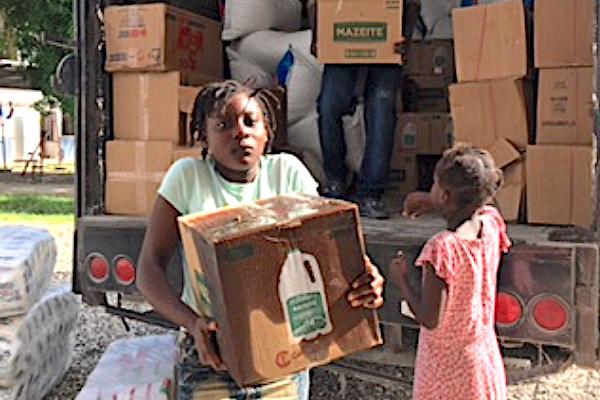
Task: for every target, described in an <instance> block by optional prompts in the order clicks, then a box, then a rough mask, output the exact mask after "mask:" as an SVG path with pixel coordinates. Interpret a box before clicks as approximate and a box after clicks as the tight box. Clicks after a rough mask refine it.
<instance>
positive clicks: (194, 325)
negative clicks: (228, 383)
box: [137, 195, 224, 370]
mask: <svg viewBox="0 0 600 400" xmlns="http://www.w3.org/2000/svg"><path fill="white" fill-rule="evenodd" d="M179 215H180V214H179V212H178V211H177V209H176V208H175V207H173V206H172V205H171V204H170V203H169V202H167V201H166V200H165V199H164V198H163V197H162V196H160V195H159V196H157V199H156V203H155V205H154V209H153V211H152V215H151V216H150V223H149V225H148V229H147V230H146V236H145V237H144V242H143V244H142V250H141V253H140V259H139V268H138V277H137V287H138V289H139V291H140V293H141V294H142V296H144V298H145V299H146V301H148V303H150V305H152V307H153V308H154V310H156V311H157V312H158V313H159V314H162V315H163V316H165V317H166V318H168V319H169V320H171V321H172V322H173V323H175V324H177V325H179V326H184V327H185V328H187V330H188V331H189V332H190V334H191V335H192V336H193V337H194V340H195V342H196V347H198V355H199V356H200V360H201V362H202V363H203V364H208V365H210V366H212V367H213V368H215V369H217V370H223V369H224V366H223V363H222V361H221V358H220V356H219V355H218V352H217V350H216V349H215V348H214V346H213V344H212V341H213V338H214V333H215V331H216V329H217V327H216V325H215V323H214V322H211V321H209V320H208V319H206V318H204V317H201V316H199V315H198V314H196V312H195V311H194V310H192V309H191V308H190V307H189V306H187V305H186V304H185V303H183V301H181V299H180V298H179V295H178V293H177V291H176V290H175V288H173V286H172V285H171V284H170V283H169V280H168V278H167V267H168V265H169V261H170V259H171V256H172V255H173V253H174V252H175V250H176V248H177V243H178V242H179V240H180V238H179V227H178V225H177V217H178V216H179Z"/></svg>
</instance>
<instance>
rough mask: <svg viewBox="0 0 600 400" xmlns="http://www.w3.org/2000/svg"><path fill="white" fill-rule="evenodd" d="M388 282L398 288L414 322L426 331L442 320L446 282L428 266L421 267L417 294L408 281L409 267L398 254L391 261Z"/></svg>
mask: <svg viewBox="0 0 600 400" xmlns="http://www.w3.org/2000/svg"><path fill="white" fill-rule="evenodd" d="M391 267H392V268H391V274H390V280H391V281H392V282H393V283H394V284H396V285H397V286H398V287H399V288H400V292H401V295H402V297H403V298H404V299H405V300H406V301H407V302H408V306H409V307H410V310H411V311H412V313H413V314H414V315H415V319H416V321H417V322H418V323H419V324H421V325H423V326H424V327H426V328H427V329H434V328H436V327H437V326H438V325H439V322H440V320H441V318H442V313H443V309H444V304H445V302H446V294H447V286H446V282H444V280H443V279H442V278H440V277H439V276H437V275H436V274H435V270H434V269H433V267H432V266H431V265H430V264H426V265H425V266H424V267H423V279H422V290H421V293H418V292H417V291H416V290H414V288H413V287H412V286H411V285H410V283H409V280H408V275H409V268H414V267H409V266H408V264H407V263H406V260H405V259H404V256H403V255H401V254H399V255H398V257H396V258H395V259H394V260H393V261H392V266H391Z"/></svg>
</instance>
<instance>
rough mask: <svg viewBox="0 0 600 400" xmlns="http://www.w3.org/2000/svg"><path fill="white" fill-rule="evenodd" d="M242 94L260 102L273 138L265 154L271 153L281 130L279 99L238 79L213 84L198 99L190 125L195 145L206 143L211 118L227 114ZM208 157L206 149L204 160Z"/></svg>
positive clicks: (269, 140) (269, 91) (269, 133)
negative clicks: (276, 133)
mask: <svg viewBox="0 0 600 400" xmlns="http://www.w3.org/2000/svg"><path fill="white" fill-rule="evenodd" d="M239 94H246V95H247V96H248V98H254V99H255V100H256V101H257V102H258V105H259V106H260V108H261V110H262V112H263V116H264V121H265V127H266V129H267V132H268V135H269V139H268V141H267V147H266V149H265V152H267V153H268V152H269V151H271V144H272V143H273V139H274V137H275V131H276V130H277V121H276V119H275V110H276V109H279V108H281V103H280V101H279V99H278V98H277V96H276V95H275V94H274V93H273V92H272V91H271V90H269V89H267V88H264V87H258V88H253V87H252V86H251V85H249V84H242V83H240V82H237V81H234V80H226V81H220V82H213V83H209V84H208V85H206V86H204V87H203V88H202V90H201V91H200V93H199V94H198V96H196V101H195V103H194V109H193V110H192V120H191V122H190V133H191V136H192V137H191V142H192V144H193V143H194V142H195V141H199V142H201V143H203V144H205V143H206V133H207V131H206V129H207V119H208V118H209V117H216V116H219V115H223V114H224V113H225V112H226V110H227V107H228V106H229V104H230V103H231V100H232V99H233V98H234V97H235V96H237V95H239ZM207 154H208V148H207V147H204V148H203V149H202V157H203V158H205V157H206V156H207Z"/></svg>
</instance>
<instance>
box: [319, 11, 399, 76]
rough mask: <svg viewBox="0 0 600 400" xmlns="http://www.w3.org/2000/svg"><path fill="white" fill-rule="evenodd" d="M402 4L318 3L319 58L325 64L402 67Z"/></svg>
mask: <svg viewBox="0 0 600 400" xmlns="http://www.w3.org/2000/svg"><path fill="white" fill-rule="evenodd" d="M402 9H403V3H402V1H401V0H344V1H339V0H319V4H318V7H317V12H318V17H317V25H318V26H317V58H318V59H319V61H320V62H321V63H322V64H402V59H401V57H400V55H399V54H397V53H395V52H394V44H395V43H397V42H401V41H402V39H403V37H402V11H403V10H402Z"/></svg>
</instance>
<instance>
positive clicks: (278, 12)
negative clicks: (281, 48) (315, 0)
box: [222, 0, 302, 40]
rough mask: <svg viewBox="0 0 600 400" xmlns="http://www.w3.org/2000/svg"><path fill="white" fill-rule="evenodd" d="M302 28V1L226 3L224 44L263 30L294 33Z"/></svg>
mask: <svg viewBox="0 0 600 400" xmlns="http://www.w3.org/2000/svg"><path fill="white" fill-rule="evenodd" d="M301 25H302V4H301V2H300V1H299V0H226V1H225V21H224V24H223V34H222V37H223V40H235V39H239V38H241V37H244V36H246V35H248V34H250V33H252V32H256V31H261V30H264V29H275V30H279V31H286V32H294V31H297V30H300V27H301Z"/></svg>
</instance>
